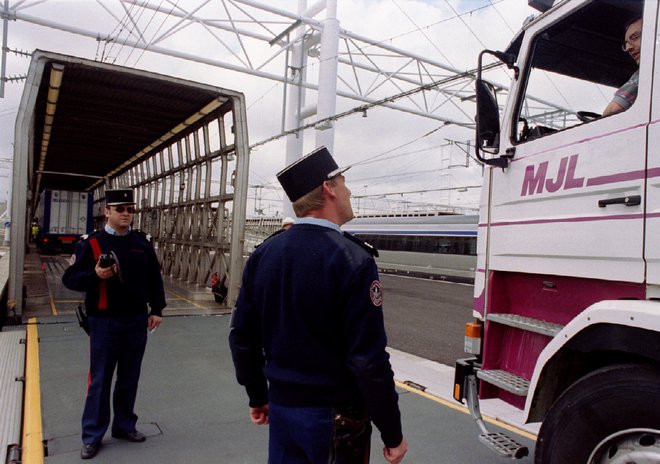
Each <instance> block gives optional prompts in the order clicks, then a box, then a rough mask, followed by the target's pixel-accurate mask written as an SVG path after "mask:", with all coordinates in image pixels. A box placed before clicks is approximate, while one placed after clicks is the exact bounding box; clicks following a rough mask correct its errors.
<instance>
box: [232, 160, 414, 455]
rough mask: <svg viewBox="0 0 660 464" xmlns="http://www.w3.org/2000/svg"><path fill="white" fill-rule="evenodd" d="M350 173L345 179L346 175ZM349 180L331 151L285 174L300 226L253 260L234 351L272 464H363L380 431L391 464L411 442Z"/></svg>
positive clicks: (235, 320) (236, 320) (237, 314)
mask: <svg viewBox="0 0 660 464" xmlns="http://www.w3.org/2000/svg"><path fill="white" fill-rule="evenodd" d="M344 170H345V169H344ZM344 170H342V169H338V167H337V164H336V163H335V161H334V159H333V158H332V156H331V155H330V153H329V152H328V150H327V149H326V148H324V147H322V148H320V149H318V150H316V151H314V152H312V153H311V154H309V155H307V156H305V157H303V158H301V159H300V160H298V161H297V162H296V163H294V164H292V165H290V166H289V167H287V168H286V169H285V170H283V171H282V172H280V173H279V174H278V180H279V181H280V183H281V184H282V187H283V188H284V191H285V192H286V194H287V196H288V197H289V199H290V200H291V201H292V202H293V208H294V211H295V212H296V215H297V216H298V219H296V222H295V224H294V225H293V226H292V227H291V228H290V229H289V230H288V231H287V232H286V233H279V234H274V235H273V236H271V237H270V238H269V239H267V240H266V241H265V242H264V243H263V244H262V245H261V246H260V247H259V248H257V249H256V250H255V251H254V253H253V254H252V255H251V256H250V258H249V260H248V262H247V264H246V266H245V270H244V273H243V283H242V286H241V291H240V295H239V298H238V302H237V305H236V308H235V309H234V312H233V315H232V323H231V331H230V334H229V344H230V347H231V351H232V357H233V360H234V366H235V368H236V377H237V379H238V382H239V383H240V384H241V385H243V386H245V389H246V391H247V395H248V398H249V406H250V416H251V419H252V422H254V423H255V424H270V430H269V448H268V455H269V457H268V462H269V464H298V463H300V464H303V463H304V464H321V463H323V464H325V463H328V462H331V463H336V464H339V463H342V464H348V463H360V464H362V463H365V462H368V461H369V449H370V444H369V443H370V435H371V422H373V423H374V424H375V425H376V427H377V428H378V429H379V430H380V435H381V438H382V440H383V443H384V445H385V447H384V450H383V453H384V456H385V458H386V459H387V460H388V461H389V462H392V463H398V462H400V461H401V460H402V459H403V456H404V455H405V453H406V451H407V448H408V445H407V442H406V441H405V440H404V439H403V435H402V431H401V417H400V412H399V407H398V395H397V393H396V390H395V386H394V380H393V373H392V368H391V366H390V362H389V355H388V354H387V352H386V351H385V347H386V343H387V339H386V335H385V327H384V323H383V312H382V303H383V297H382V289H381V285H380V282H379V279H378V270H377V268H376V263H375V261H374V259H373V254H374V253H375V250H373V249H372V248H370V247H369V246H367V245H366V244H364V243H363V242H360V241H359V240H357V239H356V238H354V237H352V236H349V235H347V234H343V233H342V232H341V230H340V226H341V225H342V224H345V223H346V222H348V221H349V220H351V219H352V218H353V210H352V207H351V203H350V195H351V192H350V190H349V189H348V188H347V187H346V185H345V184H344V176H343V175H342V172H343V171H344Z"/></svg>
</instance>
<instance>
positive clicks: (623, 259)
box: [489, 0, 660, 291]
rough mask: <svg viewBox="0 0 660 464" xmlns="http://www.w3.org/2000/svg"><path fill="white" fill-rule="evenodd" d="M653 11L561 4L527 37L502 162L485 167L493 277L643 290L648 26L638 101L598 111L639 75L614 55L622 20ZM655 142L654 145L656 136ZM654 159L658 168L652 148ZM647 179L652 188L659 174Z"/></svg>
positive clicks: (651, 32) (659, 232) (659, 274)
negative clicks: (505, 162)
mask: <svg viewBox="0 0 660 464" xmlns="http://www.w3.org/2000/svg"><path fill="white" fill-rule="evenodd" d="M657 8H658V5H657V2H651V1H647V2H646V4H645V3H644V2H643V1H629V2H600V1H598V2H596V1H584V0H583V1H573V2H565V3H563V4H561V5H560V6H559V11H561V12H562V14H561V15H559V16H552V17H550V18H548V17H546V18H545V19H546V20H545V21H543V20H540V21H538V22H537V23H536V24H533V25H532V26H530V28H529V29H528V30H527V31H526V32H525V38H524V40H523V43H522V47H521V52H520V56H519V58H518V65H519V66H520V69H521V73H520V76H519V78H518V80H517V81H516V83H515V84H514V85H513V86H512V89H511V92H512V95H513V98H510V99H509V102H508V104H507V109H506V113H505V118H504V120H503V122H502V132H501V140H502V142H501V144H500V153H502V152H504V151H506V152H507V153H508V154H509V155H512V158H511V161H510V163H509V166H508V167H507V168H505V169H493V170H492V177H491V182H492V197H491V203H490V205H491V217H490V246H489V249H490V269H491V270H501V271H511V272H522V271H523V270H524V272H525V273H533V274H540V275H558V276H572V277H581V278H589V279H604V280H608V281H621V282H628V283H639V284H640V285H641V284H642V283H643V282H644V278H645V264H644V259H643V258H644V257H643V252H644V245H643V243H644V240H643V238H644V232H645V231H644V201H645V199H646V197H647V193H646V192H645V172H646V148H647V130H648V127H649V114H650V96H651V88H650V85H649V83H650V82H652V79H651V75H652V63H653V60H652V56H653V48H654V43H655V21H654V20H649V23H648V24H647V22H646V20H645V22H644V28H643V33H642V37H641V47H642V53H641V56H642V61H641V65H640V67H639V72H640V79H639V82H640V86H639V91H638V97H637V99H636V101H635V102H634V104H632V106H631V107H630V109H628V110H627V111H624V112H622V113H619V114H616V115H612V116H609V117H599V116H598V115H600V114H601V113H602V112H603V110H604V108H605V107H606V106H607V104H608V102H609V101H610V100H611V98H612V96H613V94H614V93H615V91H616V90H617V89H618V88H620V87H621V86H622V85H623V84H624V83H626V82H627V81H628V80H629V78H630V77H631V75H632V74H633V73H635V71H636V70H637V69H638V67H637V65H636V63H635V62H634V60H633V59H632V58H631V57H630V56H629V55H628V54H627V53H626V52H624V50H622V43H623V37H624V23H625V22H626V20H627V19H630V18H634V17H635V16H638V15H641V14H642V13H643V14H644V15H646V16H645V17H649V18H655V17H656V10H657ZM557 17H560V19H559V20H557ZM658 85H660V84H658V83H657V82H656V86H658ZM654 110H655V111H656V113H657V115H660V108H654ZM591 113H595V114H591ZM655 119H656V120H657V119H658V116H656V117H655ZM654 134H655V137H656V138H657V139H660V128H656V129H655V132H654ZM658 142H660V140H658V141H657V142H656V143H655V146H660V145H659V144H658ZM654 163H655V164H654V166H656V167H660V156H658V153H657V151H656V154H655V160H654ZM656 171H657V168H656ZM656 176H657V173H656ZM655 181H656V184H655V185H656V187H658V186H659V185H660V176H657V177H656V178H655ZM656 196H657V194H656ZM655 211H657V212H660V201H656V203H655ZM654 224H655V225H654V227H655V231H654V232H653V233H652V234H651V235H650V236H654V237H660V218H658V217H657V216H656V219H655V223H654ZM656 242H657V240H656ZM649 251H651V250H647V253H648V252H649ZM654 251H655V257H656V268H655V269H656V271H655V276H656V277H655V278H656V281H657V280H658V279H659V278H660V261H658V257H659V256H660V255H659V253H658V248H657V246H656V248H655V250H654ZM577 290H578V291H579V288H578V289H577Z"/></svg>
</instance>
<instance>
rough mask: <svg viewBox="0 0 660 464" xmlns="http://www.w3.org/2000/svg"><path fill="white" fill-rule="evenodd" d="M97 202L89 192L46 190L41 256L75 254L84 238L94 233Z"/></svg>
mask: <svg viewBox="0 0 660 464" xmlns="http://www.w3.org/2000/svg"><path fill="white" fill-rule="evenodd" d="M93 198H94V196H93V194H92V193H89V192H71V191H67V190H52V189H46V190H44V191H43V192H42V193H41V196H40V199H39V205H38V207H37V224H38V226H39V234H38V235H37V237H36V241H37V245H38V246H39V249H40V250H41V252H43V253H45V252H50V251H63V252H64V251H67V252H72V251H73V248H74V245H75V244H76V243H77V242H78V239H80V236H81V235H83V234H89V233H90V232H92V231H93V230H94V216H93V214H92V208H93Z"/></svg>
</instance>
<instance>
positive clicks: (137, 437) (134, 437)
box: [112, 430, 147, 443]
mask: <svg viewBox="0 0 660 464" xmlns="http://www.w3.org/2000/svg"><path fill="white" fill-rule="evenodd" d="M112 436H113V437H114V438H119V439H120V440H127V441H131V442H133V443H142V442H143V441H145V440H146V439H147V437H145V436H144V434H143V433H140V432H138V431H137V430H136V431H135V432H117V433H113V434H112Z"/></svg>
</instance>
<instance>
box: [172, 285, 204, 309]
mask: <svg viewBox="0 0 660 464" xmlns="http://www.w3.org/2000/svg"><path fill="white" fill-rule="evenodd" d="M165 291H166V292H167V293H169V294H171V295H174V296H175V297H177V298H179V299H181V300H183V301H185V302H186V303H190V304H191V305H193V306H196V307H198V308H199V309H207V308H205V307H204V306H200V305H198V304H197V303H195V302H194V301H190V300H189V299H187V298H186V297H185V296H183V295H180V294H178V293H177V292H173V291H172V290H170V289H168V288H166V289H165Z"/></svg>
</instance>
